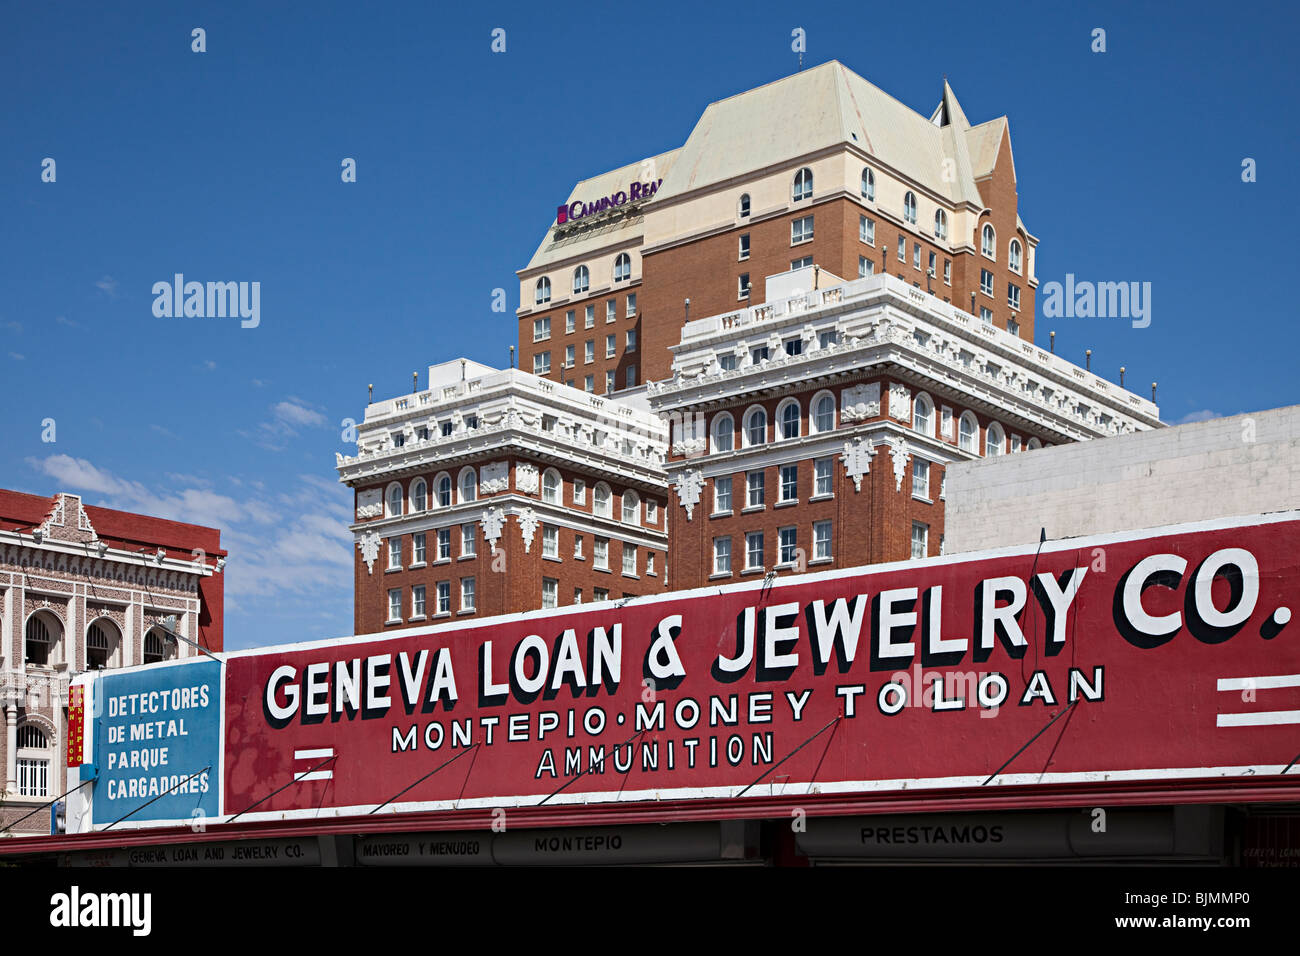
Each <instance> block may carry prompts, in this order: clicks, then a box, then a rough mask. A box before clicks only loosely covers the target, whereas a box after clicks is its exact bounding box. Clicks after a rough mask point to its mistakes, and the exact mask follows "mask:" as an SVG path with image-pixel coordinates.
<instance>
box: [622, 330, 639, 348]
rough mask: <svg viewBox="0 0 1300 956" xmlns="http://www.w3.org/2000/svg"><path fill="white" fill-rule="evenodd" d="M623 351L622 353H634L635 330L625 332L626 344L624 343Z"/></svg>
mask: <svg viewBox="0 0 1300 956" xmlns="http://www.w3.org/2000/svg"><path fill="white" fill-rule="evenodd" d="M623 351H624V352H635V351H636V329H628V330H627V342H626V344H625V345H624V346H623Z"/></svg>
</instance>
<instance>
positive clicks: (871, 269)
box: [858, 256, 876, 279]
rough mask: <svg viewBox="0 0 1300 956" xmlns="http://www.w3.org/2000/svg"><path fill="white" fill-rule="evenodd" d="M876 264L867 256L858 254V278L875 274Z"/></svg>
mask: <svg viewBox="0 0 1300 956" xmlns="http://www.w3.org/2000/svg"><path fill="white" fill-rule="evenodd" d="M875 273H876V264H875V263H874V262H872V261H871V260H870V259H868V258H867V257H866V256H858V278H859V279H865V278H866V277H867V276H869V275H875Z"/></svg>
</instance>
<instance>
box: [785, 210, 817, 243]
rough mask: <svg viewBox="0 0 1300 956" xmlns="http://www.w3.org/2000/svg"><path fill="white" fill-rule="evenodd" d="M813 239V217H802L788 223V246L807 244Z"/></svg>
mask: <svg viewBox="0 0 1300 956" xmlns="http://www.w3.org/2000/svg"><path fill="white" fill-rule="evenodd" d="M812 237H813V217H812V216H802V217H800V218H798V219H796V220H795V221H794V222H792V223H790V245H792V246H795V245H798V244H799V243H801V242H808V241H809V240H810V239H812Z"/></svg>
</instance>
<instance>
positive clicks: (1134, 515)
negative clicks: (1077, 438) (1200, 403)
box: [944, 405, 1300, 554]
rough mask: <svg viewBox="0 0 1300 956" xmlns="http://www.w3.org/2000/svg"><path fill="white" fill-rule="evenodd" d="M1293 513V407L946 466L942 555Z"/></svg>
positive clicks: (1297, 494)
mask: <svg viewBox="0 0 1300 956" xmlns="http://www.w3.org/2000/svg"><path fill="white" fill-rule="evenodd" d="M1296 507H1300V405H1292V406H1289V407H1287V408H1277V409H1272V410H1270V411H1265V412H1254V413H1251V414H1247V415H1235V416H1233V417H1231V418H1219V419H1215V420H1214V421H1208V422H1198V423H1196V424H1193V425H1178V426H1175V427H1171V428H1161V429H1156V430H1154V431H1147V432H1139V433H1137V434H1132V435H1123V436H1120V437H1118V438H1100V439H1096V440H1094V441H1088V442H1079V443H1075V444H1070V445H1057V446H1054V447H1052V448H1043V449H1039V450H1036V451H1031V452H1023V453H1019V454H1015V455H1007V456H1003V457H1001V458H986V459H982V460H980V461H972V462H962V463H960V464H954V465H952V466H951V467H950V468H949V469H948V486H947V509H946V513H945V516H944V536H945V540H944V551H945V552H946V553H948V554H952V553H954V552H957V551H973V550H978V549H981V548H994V547H1003V546H1008V545H1024V544H1032V543H1033V542H1036V541H1037V540H1038V532H1039V529H1040V528H1044V529H1046V531H1047V537H1048V539H1049V540H1050V539H1056V538H1066V537H1074V536H1077V535H1084V534H1095V533H1102V532H1108V531H1125V530H1133V529H1138V528H1152V527H1158V526H1160V525H1167V524H1178V523H1181V522H1185V521H1198V520H1204V519H1209V518H1222V517H1230V516H1235V515H1246V514H1261V513H1266V512H1270V511H1285V510H1290V509H1293V508H1296Z"/></svg>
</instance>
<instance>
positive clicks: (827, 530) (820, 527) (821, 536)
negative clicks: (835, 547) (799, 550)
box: [813, 521, 831, 561]
mask: <svg viewBox="0 0 1300 956" xmlns="http://www.w3.org/2000/svg"><path fill="white" fill-rule="evenodd" d="M830 556H831V523H830V522H829V521H814V522H813V560H814V561H815V560H817V559H819V558H829V557H830Z"/></svg>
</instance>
